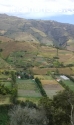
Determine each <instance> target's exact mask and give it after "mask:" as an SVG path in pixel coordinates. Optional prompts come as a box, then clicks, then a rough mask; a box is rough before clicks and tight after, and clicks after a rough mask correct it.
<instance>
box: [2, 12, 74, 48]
mask: <svg viewBox="0 0 74 125" xmlns="http://www.w3.org/2000/svg"><path fill="white" fill-rule="evenodd" d="M0 36H3V37H5V38H6V37H9V38H10V39H11V40H18V41H29V42H40V43H44V44H47V45H53V44H54V45H55V46H60V47H61V46H62V47H66V46H67V44H68V48H69V45H71V44H70V43H71V42H69V41H73V39H74V25H71V24H63V23H58V22H55V21H43V20H26V19H22V18H18V17H14V16H8V15H6V14H0ZM0 40H2V39H1V38H0ZM8 41H10V40H8ZM72 45H73V44H72ZM72 45H71V46H72Z"/></svg>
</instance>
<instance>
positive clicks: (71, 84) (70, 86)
mask: <svg viewBox="0 0 74 125" xmlns="http://www.w3.org/2000/svg"><path fill="white" fill-rule="evenodd" d="M63 82H64V84H65V85H66V86H68V87H69V88H70V89H71V90H73V91H74V82H72V81H71V80H63Z"/></svg>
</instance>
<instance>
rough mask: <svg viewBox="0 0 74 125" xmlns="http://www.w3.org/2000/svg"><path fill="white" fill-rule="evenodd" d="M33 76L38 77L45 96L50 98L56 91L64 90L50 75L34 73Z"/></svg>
mask: <svg viewBox="0 0 74 125" xmlns="http://www.w3.org/2000/svg"><path fill="white" fill-rule="evenodd" d="M34 77H35V78H36V77H37V78H39V79H40V81H41V83H42V85H43V88H44V90H45V91H46V94H47V96H48V97H50V98H52V97H53V96H54V95H55V94H57V92H59V91H62V90H64V88H63V87H62V86H61V85H60V84H59V83H58V82H57V81H56V80H54V79H53V78H52V76H47V75H34Z"/></svg>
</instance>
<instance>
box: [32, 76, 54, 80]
mask: <svg viewBox="0 0 74 125" xmlns="http://www.w3.org/2000/svg"><path fill="white" fill-rule="evenodd" d="M34 78H39V79H40V80H52V79H53V78H52V77H51V76H47V75H34Z"/></svg>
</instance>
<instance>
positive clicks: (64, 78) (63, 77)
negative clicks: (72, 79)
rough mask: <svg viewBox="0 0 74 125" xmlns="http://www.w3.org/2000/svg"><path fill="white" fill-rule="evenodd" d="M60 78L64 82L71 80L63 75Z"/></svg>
mask: <svg viewBox="0 0 74 125" xmlns="http://www.w3.org/2000/svg"><path fill="white" fill-rule="evenodd" d="M60 78H62V79H63V80H69V78H68V77H66V76H64V75H61V76H60Z"/></svg>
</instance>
